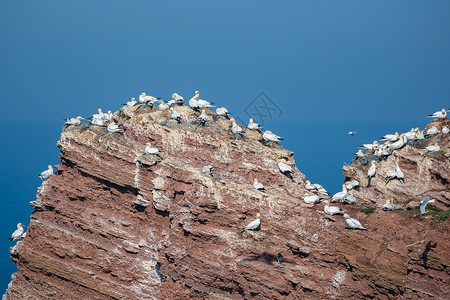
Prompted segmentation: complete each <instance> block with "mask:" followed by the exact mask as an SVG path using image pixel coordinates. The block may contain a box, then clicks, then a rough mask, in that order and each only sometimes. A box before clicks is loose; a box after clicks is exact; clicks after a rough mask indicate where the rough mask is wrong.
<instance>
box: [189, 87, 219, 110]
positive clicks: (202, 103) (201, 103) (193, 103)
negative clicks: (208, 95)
mask: <svg viewBox="0 0 450 300" xmlns="http://www.w3.org/2000/svg"><path fill="white" fill-rule="evenodd" d="M199 96H200V92H199V91H195V95H194V97H192V98H191V100H189V106H190V107H191V108H192V109H194V110H200V109H201V108H206V107H214V106H212V104H214V103H212V102H209V101H206V100H202V99H199Z"/></svg>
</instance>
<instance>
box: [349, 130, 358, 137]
mask: <svg viewBox="0 0 450 300" xmlns="http://www.w3.org/2000/svg"><path fill="white" fill-rule="evenodd" d="M348 134H349V135H351V136H354V135H355V134H357V132H356V131H349V132H348Z"/></svg>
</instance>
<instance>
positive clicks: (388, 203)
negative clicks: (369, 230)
mask: <svg viewBox="0 0 450 300" xmlns="http://www.w3.org/2000/svg"><path fill="white" fill-rule="evenodd" d="M381 209H382V210H384V211H387V210H392V204H391V199H386V203H385V204H383V206H382V207H381Z"/></svg>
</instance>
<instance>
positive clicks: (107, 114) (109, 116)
mask: <svg viewBox="0 0 450 300" xmlns="http://www.w3.org/2000/svg"><path fill="white" fill-rule="evenodd" d="M112 116H113V113H112V111H110V110H108V112H107V113H106V114H105V113H104V114H103V117H102V119H103V120H104V121H111V119H112Z"/></svg>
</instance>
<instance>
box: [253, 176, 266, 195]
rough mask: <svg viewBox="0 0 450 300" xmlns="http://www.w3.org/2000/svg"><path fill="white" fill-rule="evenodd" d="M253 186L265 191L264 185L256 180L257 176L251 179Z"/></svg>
mask: <svg viewBox="0 0 450 300" xmlns="http://www.w3.org/2000/svg"><path fill="white" fill-rule="evenodd" d="M253 187H254V188H255V189H257V190H258V191H262V192H265V191H266V190H265V188H264V185H263V184H262V183H260V182H258V178H255V179H253Z"/></svg>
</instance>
